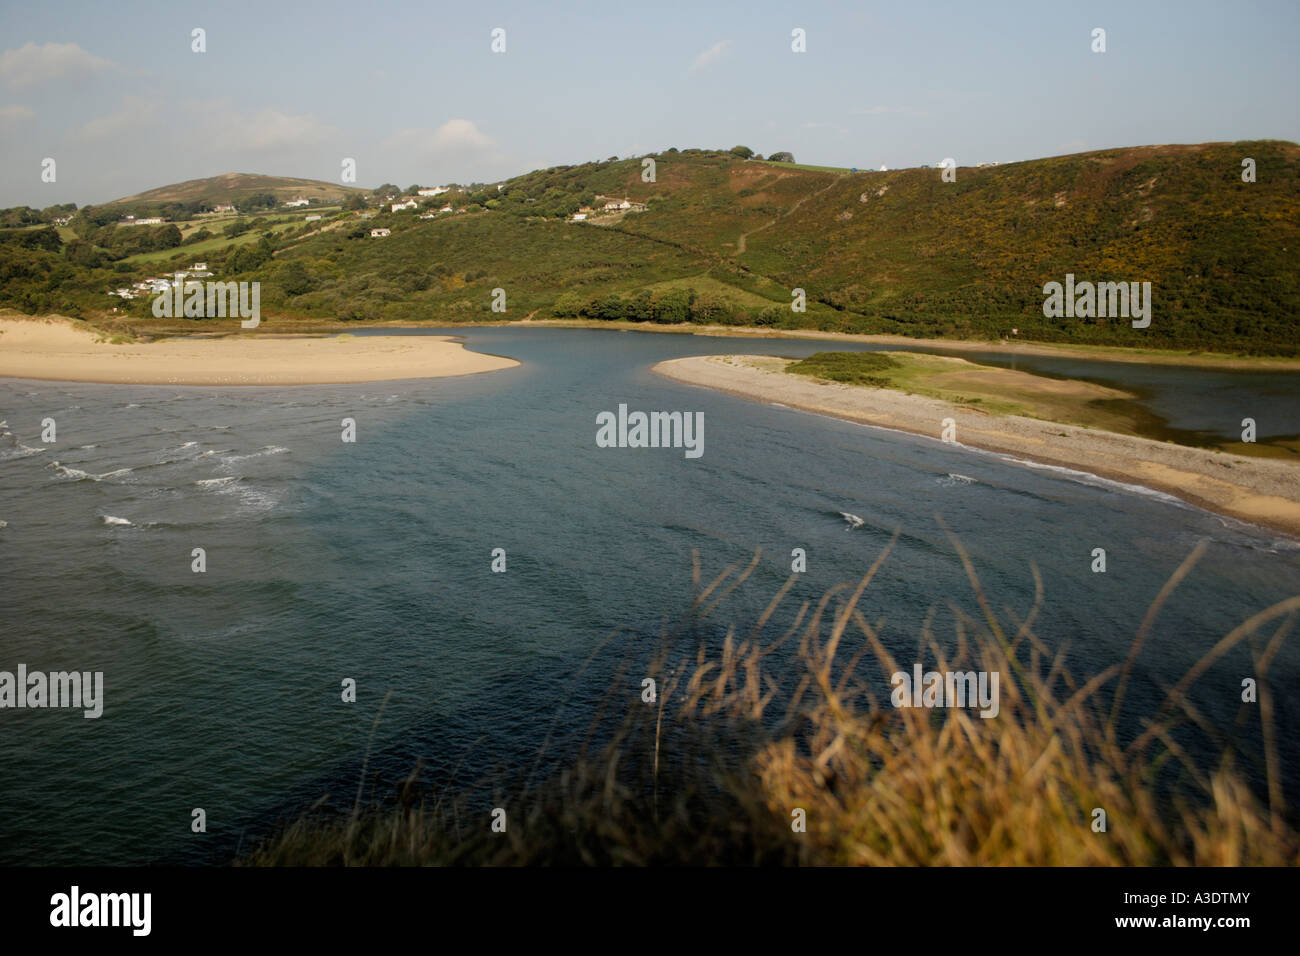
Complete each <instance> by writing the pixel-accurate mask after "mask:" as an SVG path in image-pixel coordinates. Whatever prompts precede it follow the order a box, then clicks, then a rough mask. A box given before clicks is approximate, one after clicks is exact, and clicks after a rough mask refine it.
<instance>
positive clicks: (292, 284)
mask: <svg viewBox="0 0 1300 956" xmlns="http://www.w3.org/2000/svg"><path fill="white" fill-rule="evenodd" d="M280 287H281V288H283V289H284V291H285V293H286V294H288V295H302V294H303V293H304V292H307V291H309V290H310V289H311V287H312V277H311V273H310V272H308V271H307V267H306V266H304V265H303V264H302V263H301V262H299V261H298V260H297V259H293V260H291V261H289V262H286V263H285V264H284V265H283V266H281V267H280Z"/></svg>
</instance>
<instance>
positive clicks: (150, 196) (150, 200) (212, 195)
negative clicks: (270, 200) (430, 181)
mask: <svg viewBox="0 0 1300 956" xmlns="http://www.w3.org/2000/svg"><path fill="white" fill-rule="evenodd" d="M365 192H366V190H364V189H359V188H358V187H356V186H344V185H341V184H339V183H327V182H322V181H321V180H319V179H294V178H291V177H287V176H262V175H260V174H258V173H222V174H221V175H220V176H209V177H208V178H207V179H189V180H186V181H185V182H183V183H172V184H171V185H170V186H159V187H158V188H157V189H150V190H148V191H146V192H142V193H137V194H136V195H134V196H124V197H123V198H121V199H114V200H112V201H111V202H107V203H104V204H103V205H105V206H158V205H162V204H164V203H209V204H225V203H229V204H232V205H239V202H240V200H242V199H246V198H248V197H249V196H253V195H259V194H264V193H270V194H271V195H273V196H275V198H276V199H279V200H291V199H298V198H302V199H316V200H321V201H326V202H339V201H341V200H344V199H346V198H347V197H348V196H350V195H353V194H357V193H360V194H364V193H365Z"/></svg>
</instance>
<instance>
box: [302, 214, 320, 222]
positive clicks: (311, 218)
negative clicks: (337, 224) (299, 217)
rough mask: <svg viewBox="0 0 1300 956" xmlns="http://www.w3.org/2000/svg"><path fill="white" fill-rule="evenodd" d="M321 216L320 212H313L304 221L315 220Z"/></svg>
mask: <svg viewBox="0 0 1300 956" xmlns="http://www.w3.org/2000/svg"><path fill="white" fill-rule="evenodd" d="M319 218H320V213H313V214H312V215H310V216H308V217H307V218H306V219H304V220H303V222H315V221H316V220H317V219H319Z"/></svg>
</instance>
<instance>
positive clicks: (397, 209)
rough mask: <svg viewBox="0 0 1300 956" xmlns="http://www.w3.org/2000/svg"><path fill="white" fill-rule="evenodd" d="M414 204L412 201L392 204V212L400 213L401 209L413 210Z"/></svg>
mask: <svg viewBox="0 0 1300 956" xmlns="http://www.w3.org/2000/svg"><path fill="white" fill-rule="evenodd" d="M415 207H416V202H415V200H414V199H408V200H406V202H395V203H393V212H401V211H402V210H403V209H414V208H415Z"/></svg>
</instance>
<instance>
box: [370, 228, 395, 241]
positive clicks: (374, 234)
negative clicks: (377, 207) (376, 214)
mask: <svg viewBox="0 0 1300 956" xmlns="http://www.w3.org/2000/svg"><path fill="white" fill-rule="evenodd" d="M392 234H393V230H391V229H371V230H370V238H371V239H382V238H383V237H384V236H391V235H392Z"/></svg>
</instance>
